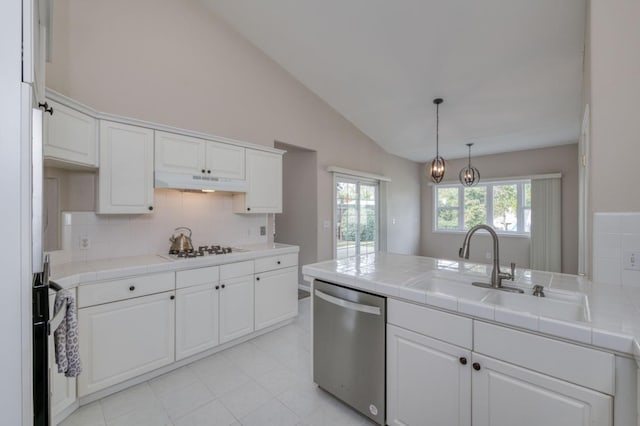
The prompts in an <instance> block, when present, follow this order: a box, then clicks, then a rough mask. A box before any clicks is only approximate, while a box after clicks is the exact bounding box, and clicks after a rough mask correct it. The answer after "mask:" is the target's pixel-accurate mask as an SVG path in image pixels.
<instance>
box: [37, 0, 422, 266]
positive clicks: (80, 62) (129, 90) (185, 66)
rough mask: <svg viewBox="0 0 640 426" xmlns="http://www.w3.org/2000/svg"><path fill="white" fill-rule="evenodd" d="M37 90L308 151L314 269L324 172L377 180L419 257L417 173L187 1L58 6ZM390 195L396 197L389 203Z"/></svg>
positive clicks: (324, 251)
mask: <svg viewBox="0 0 640 426" xmlns="http://www.w3.org/2000/svg"><path fill="white" fill-rule="evenodd" d="M54 9H55V15H54V31H55V35H54V46H53V49H54V52H53V54H54V58H53V63H51V64H48V66H47V85H48V86H49V87H51V88H52V89H54V90H57V91H59V92H61V93H63V94H65V95H68V96H70V97H72V98H75V99H77V100H79V101H81V102H83V103H86V104H88V105H90V106H92V107H94V108H96V109H97V110H99V111H104V112H110V113H115V114H120V115H125V116H130V117H135V118H139V119H143V120H149V121H154V122H159V123H163V124H167V125H172V126H176V127H181V128H186V129H192V130H197V131H202V132H207V133H211V134H215V135H220V136H226V137H231V138H235V139H240V140H244V141H247V142H251V143H256V144H262V145H268V146H272V145H273V143H274V141H276V140H280V141H287V142H292V143H295V144H296V145H298V146H301V147H304V148H308V149H312V150H316V151H317V152H318V170H317V172H318V182H317V185H318V186H317V194H318V221H317V222H318V223H316V230H317V233H318V259H319V260H322V259H327V258H330V257H331V255H332V247H331V244H332V240H331V237H332V233H331V229H323V227H322V221H323V220H331V219H332V201H333V200H332V196H331V194H332V188H331V187H332V179H331V175H330V174H329V173H328V172H326V168H327V166H331V165H334V166H342V167H347V168H351V169H356V170H363V171H368V172H372V173H378V174H383V175H386V176H388V177H390V178H391V179H393V185H392V186H391V189H390V193H389V196H390V197H391V198H397V195H398V197H399V196H400V195H399V194H402V195H401V197H404V198H408V199H413V200H416V201H415V203H416V204H415V205H416V208H411V209H409V211H408V212H403V219H402V221H400V223H398V224H397V225H395V228H394V229H396V230H397V232H399V235H403V237H407V238H406V239H405V238H403V240H401V241H397V242H396V243H395V244H394V246H395V248H396V249H397V250H398V251H403V252H414V253H416V252H417V250H418V244H419V239H418V238H419V233H418V232H417V229H413V227H414V226H415V224H416V223H419V220H420V218H419V213H418V210H419V209H418V207H417V206H418V204H417V203H418V202H417V200H418V199H419V197H420V195H419V183H418V178H419V165H418V164H417V163H414V162H411V161H407V160H403V159H400V158H397V157H394V156H391V155H389V154H388V153H386V152H385V151H384V150H382V149H381V148H380V147H379V146H378V145H376V144H375V143H374V142H373V141H371V140H370V139H369V138H368V137H367V136H365V135H364V134H363V133H361V132H360V131H358V130H357V129H356V128H355V127H354V126H353V125H352V124H351V123H350V122H348V121H347V120H346V119H345V118H343V117H342V116H341V115H339V114H338V113H337V112H336V111H334V110H333V109H332V108H330V107H329V106H328V105H327V104H326V103H325V102H323V101H322V100H321V99H319V98H318V97H317V96H316V95H314V94H313V93H312V92H310V91H309V90H308V89H307V88H305V87H304V86H303V85H302V84H300V83H299V82H298V81H297V80H295V79H294V78H293V77H292V76H291V75H289V74H288V73H287V72H285V71H284V70H283V69H282V68H281V67H279V66H278V65H277V64H275V63H274V62H273V61H271V60H270V59H269V58H267V57H266V56H265V55H264V54H262V53H261V52H260V51H259V50H257V49H256V48H255V47H254V46H253V45H251V44H249V43H248V42H247V41H246V40H245V39H243V38H242V37H240V36H239V35H238V34H237V33H236V32H235V31H233V30H232V29H230V27H228V26H227V25H226V24H225V23H224V22H222V21H221V20H220V19H219V18H218V17H216V16H215V15H213V14H211V13H210V12H209V11H208V10H207V9H206V8H205V7H203V6H202V5H201V4H200V3H199V2H198V1H196V0H138V1H135V2H129V1H126V0H112V1H99V0H56V7H55V8H54ZM396 191H400V192H398V193H396Z"/></svg>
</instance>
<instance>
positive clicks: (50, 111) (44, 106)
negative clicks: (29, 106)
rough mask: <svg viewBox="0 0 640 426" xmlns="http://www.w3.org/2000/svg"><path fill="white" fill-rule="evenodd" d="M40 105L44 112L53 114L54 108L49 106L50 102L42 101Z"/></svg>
mask: <svg viewBox="0 0 640 426" xmlns="http://www.w3.org/2000/svg"><path fill="white" fill-rule="evenodd" d="M38 107H39V108H42V109H44V112H48V113H49V114H51V115H53V108H52V107H50V106H49V103H48V102H45V103H42V102H40V103H39V104H38Z"/></svg>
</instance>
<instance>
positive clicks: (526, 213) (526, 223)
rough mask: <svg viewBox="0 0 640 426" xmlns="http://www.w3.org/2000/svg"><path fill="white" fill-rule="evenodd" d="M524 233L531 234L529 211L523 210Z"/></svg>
mask: <svg viewBox="0 0 640 426" xmlns="http://www.w3.org/2000/svg"><path fill="white" fill-rule="evenodd" d="M524 232H531V209H524Z"/></svg>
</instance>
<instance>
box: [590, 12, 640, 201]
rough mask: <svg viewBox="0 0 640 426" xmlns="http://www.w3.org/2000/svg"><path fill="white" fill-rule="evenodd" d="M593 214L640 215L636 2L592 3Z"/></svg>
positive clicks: (639, 17)
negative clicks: (639, 190) (636, 213)
mask: <svg viewBox="0 0 640 426" xmlns="http://www.w3.org/2000/svg"><path fill="white" fill-rule="evenodd" d="M588 26H589V29H590V34H589V41H590V49H589V52H590V56H589V57H588V59H589V62H588V63H587V67H586V68H587V70H588V72H589V77H590V100H591V105H590V108H591V176H590V178H591V196H592V212H630V211H634V212H637V211H640V196H639V192H638V183H637V179H636V178H635V176H636V174H637V170H638V159H639V158H640V47H639V45H638V43H639V41H640V2H638V1H634V0H591V2H590V13H589V23H588Z"/></svg>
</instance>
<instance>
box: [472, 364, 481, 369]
mask: <svg viewBox="0 0 640 426" xmlns="http://www.w3.org/2000/svg"><path fill="white" fill-rule="evenodd" d="M472 365H473V369H474V370H476V371H480V364H479V363H477V362H474V363H473V364H472Z"/></svg>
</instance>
